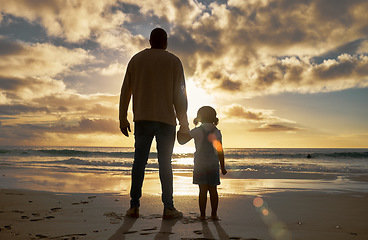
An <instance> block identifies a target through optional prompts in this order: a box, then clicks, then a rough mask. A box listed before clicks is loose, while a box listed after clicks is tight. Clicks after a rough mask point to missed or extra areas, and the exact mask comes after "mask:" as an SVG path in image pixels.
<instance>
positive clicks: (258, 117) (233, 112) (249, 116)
mask: <svg viewBox="0 0 368 240" xmlns="http://www.w3.org/2000/svg"><path fill="white" fill-rule="evenodd" d="M223 113H224V114H225V115H226V117H227V118H239V119H245V120H254V121H262V120H265V119H266V118H267V117H266V116H264V115H263V113H262V112H254V111H250V110H246V109H245V108H244V107H242V106H240V105H233V106H230V107H228V108H226V109H225V110H224V111H223Z"/></svg>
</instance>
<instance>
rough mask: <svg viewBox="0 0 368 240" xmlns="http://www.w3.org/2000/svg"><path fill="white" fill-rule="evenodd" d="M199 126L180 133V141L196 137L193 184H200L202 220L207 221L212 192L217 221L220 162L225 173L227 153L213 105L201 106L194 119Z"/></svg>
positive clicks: (183, 142)
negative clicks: (223, 147)
mask: <svg viewBox="0 0 368 240" xmlns="http://www.w3.org/2000/svg"><path fill="white" fill-rule="evenodd" d="M193 122H194V124H195V125H198V123H201V125H200V126H199V127H196V128H194V129H192V130H191V131H190V132H189V133H181V132H178V142H179V143H180V144H185V143H187V142H188V141H190V140H191V139H192V138H194V143H195V147H196V152H195V153H194V171H193V183H194V184H198V185H199V210H200V213H201V215H200V217H199V219H200V220H206V203H207V192H209V193H210V201H211V208H212V212H211V219H212V220H218V219H219V218H218V216H217V208H218V193H217V185H219V184H220V174H219V163H220V166H221V172H222V174H223V175H225V174H226V173H227V171H226V169H225V161H224V152H223V149H222V135H221V132H220V130H218V129H217V127H216V125H217V124H218V118H217V117H216V111H215V109H213V108H212V107H209V106H204V107H201V108H200V109H199V110H198V112H197V117H196V118H195V119H194V120H193Z"/></svg>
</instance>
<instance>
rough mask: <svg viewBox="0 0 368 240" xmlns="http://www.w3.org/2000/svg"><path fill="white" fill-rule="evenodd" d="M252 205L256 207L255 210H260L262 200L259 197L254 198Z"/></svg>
mask: <svg viewBox="0 0 368 240" xmlns="http://www.w3.org/2000/svg"><path fill="white" fill-rule="evenodd" d="M253 205H254V206H255V207H256V208H260V207H262V206H263V199H262V198H261V197H256V198H254V199H253Z"/></svg>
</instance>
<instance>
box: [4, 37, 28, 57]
mask: <svg viewBox="0 0 368 240" xmlns="http://www.w3.org/2000/svg"><path fill="white" fill-rule="evenodd" d="M23 51H24V48H23V46H22V45H20V44H18V43H16V42H12V41H9V40H7V39H4V38H1V36H0V56H5V55H17V54H20V53H22V52H23Z"/></svg>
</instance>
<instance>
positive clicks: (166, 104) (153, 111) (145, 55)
mask: <svg viewBox="0 0 368 240" xmlns="http://www.w3.org/2000/svg"><path fill="white" fill-rule="evenodd" d="M131 96H133V115H134V118H133V121H142V120H146V121H157V122H163V123H167V124H170V125H174V126H175V125H176V118H177V119H178V120H179V124H180V127H181V130H182V131H184V132H189V127H188V125H189V124H188V118H187V107H188V102H187V97H186V90H185V78H184V71H183V66H182V64H181V61H180V59H179V58H178V57H176V56H175V55H174V54H172V53H169V52H168V51H165V50H163V49H152V48H151V49H145V50H143V51H141V52H139V53H137V54H136V55H134V56H133V57H132V59H131V60H130V62H129V64H128V67H127V70H126V73H125V78H124V82H123V86H122V88H121V94H120V106H119V119H120V122H121V126H123V127H124V126H128V125H129V122H128V120H127V111H128V106H129V102H130V98H131Z"/></svg>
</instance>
